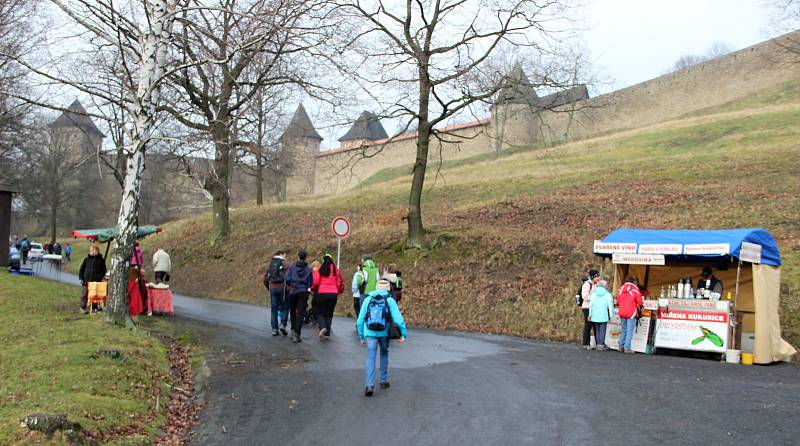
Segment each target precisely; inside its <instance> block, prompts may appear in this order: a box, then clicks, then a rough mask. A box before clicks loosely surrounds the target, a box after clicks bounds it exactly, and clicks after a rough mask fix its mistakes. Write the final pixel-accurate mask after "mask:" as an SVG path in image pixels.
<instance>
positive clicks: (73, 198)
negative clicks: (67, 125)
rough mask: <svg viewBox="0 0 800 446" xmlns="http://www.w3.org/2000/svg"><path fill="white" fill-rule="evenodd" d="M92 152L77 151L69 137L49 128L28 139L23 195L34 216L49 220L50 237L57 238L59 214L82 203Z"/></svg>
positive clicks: (23, 160) (24, 160) (40, 130)
mask: <svg viewBox="0 0 800 446" xmlns="http://www.w3.org/2000/svg"><path fill="white" fill-rule="evenodd" d="M42 121H43V120H41V119H40V120H39V122H42ZM92 155H93V154H91V153H89V154H86V153H80V152H78V151H75V150H74V146H73V145H72V144H71V143H70V141H69V140H68V137H67V136H65V135H64V134H63V133H58V132H52V133H51V132H50V131H49V130H48V129H47V128H42V127H39V128H36V129H34V131H32V132H30V133H29V136H28V138H26V142H25V145H24V151H23V154H22V159H21V162H22V164H23V165H24V166H25V174H24V176H23V178H24V181H23V182H22V184H24V188H22V194H21V196H22V198H23V199H24V200H25V202H26V203H27V204H28V208H29V209H30V210H31V213H32V214H33V216H34V217H35V218H37V220H39V221H44V222H45V224H44V226H45V227H46V228H47V231H48V232H49V234H50V238H49V240H55V239H56V235H57V230H58V228H59V223H58V222H59V215H62V214H63V213H64V212H65V211H68V210H72V209H75V208H77V207H78V206H79V202H78V199H79V197H80V194H81V188H80V185H81V182H80V180H79V178H80V176H81V167H82V166H83V165H85V164H86V163H89V162H91V159H92Z"/></svg>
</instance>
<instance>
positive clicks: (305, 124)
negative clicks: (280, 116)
mask: <svg viewBox="0 0 800 446" xmlns="http://www.w3.org/2000/svg"><path fill="white" fill-rule="evenodd" d="M286 137H294V138H311V139H316V140H319V141H322V137H321V136H319V133H317V130H316V129H315V128H314V124H312V123H311V118H309V117H308V113H306V108H305V107H303V104H302V103H300V105H298V106H297V110H295V112H294V116H292V120H291V121H289V125H287V126H286V130H284V131H283V135H281V138H286Z"/></svg>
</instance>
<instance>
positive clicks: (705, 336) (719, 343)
mask: <svg viewBox="0 0 800 446" xmlns="http://www.w3.org/2000/svg"><path fill="white" fill-rule="evenodd" d="M727 346H728V313H727V312H721V311H692V310H673V309H669V310H662V311H661V313H660V314H659V319H658V328H657V329H656V347H664V348H676V349H680V350H696V351H704V352H719V353H723V352H725V349H726V348H727Z"/></svg>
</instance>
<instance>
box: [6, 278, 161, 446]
mask: <svg viewBox="0 0 800 446" xmlns="http://www.w3.org/2000/svg"><path fill="white" fill-rule="evenodd" d="M78 303H79V289H78V288H77V287H73V286H68V285H63V284H58V283H54V282H49V281H46V280H39V279H32V278H29V277H19V276H10V275H8V274H6V273H5V272H3V273H0V343H2V344H3V348H2V350H0V444H3V445H11V444H15V445H27V444H42V443H45V442H46V439H45V437H44V436H43V435H41V434H38V433H36V434H33V435H29V434H27V433H26V432H27V429H24V428H22V427H20V425H19V422H20V419H21V418H22V417H24V416H27V415H31V414H34V413H63V414H66V415H67V416H68V417H69V419H70V420H71V421H75V422H78V423H80V424H81V425H82V427H83V428H84V429H85V430H87V431H90V432H94V433H104V434H106V435H110V436H111V437H112V439H111V443H112V444H120V445H145V444H150V442H151V439H152V437H153V435H154V434H155V432H156V431H157V430H158V429H159V426H161V425H162V424H163V422H164V417H165V407H166V403H167V402H168V401H169V394H170V392H169V382H170V370H169V365H168V363H167V360H166V357H165V347H164V346H163V344H162V343H161V342H160V341H158V340H157V339H156V338H153V337H148V336H147V335H146V333H145V332H144V331H142V330H137V331H131V330H126V329H120V328H115V327H112V326H110V325H108V324H106V323H105V322H104V321H103V316H102V314H100V315H93V316H91V317H90V316H85V315H82V314H80V313H79V312H78V311H77V310H78ZM100 348H105V349H117V350H120V351H121V352H122V354H123V359H121V360H114V359H111V358H108V357H100V358H98V359H92V358H90V355H91V354H92V353H93V352H95V350H97V349H100ZM156 397H158V398H159V399H160V410H159V411H156V410H155V404H156ZM114 433H120V435H115V434H114ZM48 444H66V440H65V438H63V437H62V436H61V435H57V436H56V437H54V440H53V441H52V443H48Z"/></svg>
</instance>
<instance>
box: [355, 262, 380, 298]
mask: <svg viewBox="0 0 800 446" xmlns="http://www.w3.org/2000/svg"><path fill="white" fill-rule="evenodd" d="M361 259H362V260H363V261H362V264H361V269H360V273H361V274H359V272H356V274H359V279H358V280H359V282H358V286H359V289H363V290H364V291H363V292H361V293H360V295H361V303H362V304H363V303H364V299H365V298H366V297H367V295H369V293H371V292H373V291H375V288H376V287H377V285H378V280H379V279H380V276H381V271H380V270H379V269H378V267H377V266H376V265H375V261H374V260H372V255H370V254H364V255H363V256H362V257H361Z"/></svg>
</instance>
